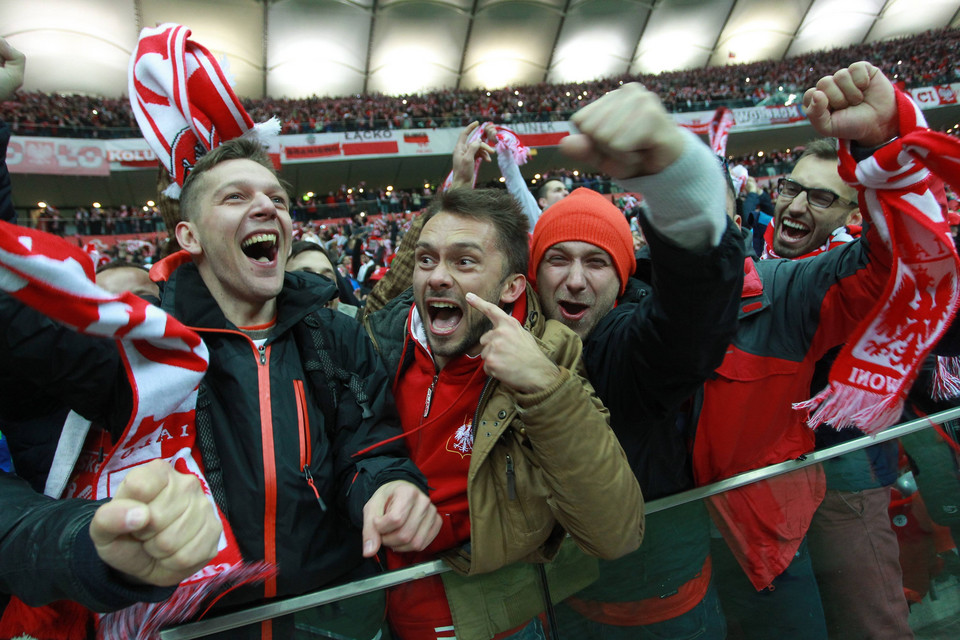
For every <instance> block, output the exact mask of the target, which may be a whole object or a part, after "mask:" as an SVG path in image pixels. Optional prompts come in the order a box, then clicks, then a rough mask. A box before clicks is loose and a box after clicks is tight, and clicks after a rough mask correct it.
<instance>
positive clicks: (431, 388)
mask: <svg viewBox="0 0 960 640" xmlns="http://www.w3.org/2000/svg"><path fill="white" fill-rule="evenodd" d="M439 378H440V373H439V372H437V373H435V374H433V382H431V383H430V386H429V387H427V400H426V402H425V404H424V405H423V417H424V418H426V417H427V416H428V415H430V405H431V404H432V403H433V392H434V391H435V390H436V388H437V380H438V379H439Z"/></svg>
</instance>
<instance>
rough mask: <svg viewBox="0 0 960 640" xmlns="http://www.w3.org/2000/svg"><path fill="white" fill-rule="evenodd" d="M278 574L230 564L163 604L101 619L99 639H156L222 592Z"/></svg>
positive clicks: (181, 588) (249, 565)
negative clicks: (223, 569)
mask: <svg viewBox="0 0 960 640" xmlns="http://www.w3.org/2000/svg"><path fill="white" fill-rule="evenodd" d="M276 574H277V568H276V566H273V565H268V564H266V563H264V562H256V563H241V564H238V565H233V566H231V567H229V568H228V569H226V570H225V571H224V572H223V573H221V574H219V575H217V576H216V577H214V578H211V579H208V580H202V581H200V582H193V583H189V584H181V585H180V586H179V587H177V590H176V591H174V592H173V595H172V596H170V597H169V598H167V599H166V600H164V601H163V602H151V603H139V604H135V605H133V606H131V607H127V608H126V609H122V610H120V611H116V612H114V613H108V614H105V615H103V616H101V617H100V625H99V629H98V631H97V637H98V638H99V639H100V640H130V639H131V638H135V639H136V640H156V639H157V638H159V637H160V631H161V630H163V629H164V628H165V627H169V626H170V625H173V624H177V623H180V622H186V621H188V620H191V619H192V618H193V617H194V616H195V615H196V614H197V613H199V612H200V610H201V607H203V606H204V604H206V603H207V601H208V600H209V599H210V598H211V597H213V596H215V595H218V594H220V593H222V592H226V591H227V590H230V589H234V588H236V587H240V586H243V585H247V584H253V583H256V582H263V581H264V580H267V579H268V578H271V577H273V576H275V575H276Z"/></svg>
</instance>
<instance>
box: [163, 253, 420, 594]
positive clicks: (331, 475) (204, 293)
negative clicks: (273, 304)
mask: <svg viewBox="0 0 960 640" xmlns="http://www.w3.org/2000/svg"><path fill="white" fill-rule="evenodd" d="M333 293H334V285H333V284H332V283H330V282H329V281H328V280H326V279H325V278H321V277H319V276H314V275H313V274H309V273H302V272H298V273H290V274H287V275H286V278H285V281H284V287H283V291H282V292H281V293H280V296H279V297H278V299H277V303H278V305H277V307H278V310H277V319H276V325H275V327H274V329H273V331H272V333H271V335H270V338H269V339H268V340H267V341H266V343H265V344H264V345H262V346H261V347H260V348H259V349H258V348H257V347H256V345H255V344H254V343H253V342H252V341H251V340H250V338H248V337H247V336H246V335H245V334H243V333H242V332H240V331H239V330H238V329H237V328H236V327H235V326H234V325H233V324H232V323H230V322H229V321H228V320H227V319H226V318H225V317H224V316H223V313H222V312H221V311H220V308H219V307H218V306H217V304H216V302H215V301H214V299H213V298H212V297H211V295H210V293H209V291H208V290H207V288H206V286H205V285H204V283H203V281H202V280H201V278H200V274H199V272H198V271H197V269H196V266H195V265H193V264H186V265H184V266H181V267H180V268H179V269H177V270H176V271H175V272H174V273H173V275H172V277H171V279H170V280H169V281H168V282H167V283H165V285H164V287H163V291H162V293H161V307H162V308H163V309H164V310H165V311H167V312H168V313H171V314H172V315H174V316H175V317H177V318H178V319H179V320H181V321H182V322H184V323H185V324H186V325H187V326H189V327H191V328H192V329H194V330H195V331H197V332H198V333H199V334H200V336H201V337H202V338H203V339H204V341H205V342H206V344H207V346H208V348H209V349H210V367H209V369H208V371H207V374H206V376H205V377H204V382H203V388H205V390H206V396H207V398H208V401H209V406H208V407H207V408H206V409H205V410H206V411H208V412H209V415H210V418H211V421H212V426H213V428H212V435H213V441H214V443H215V448H216V453H215V455H216V456H217V457H218V458H219V464H220V466H221V470H222V477H223V489H224V496H225V504H224V505H222V506H224V507H226V512H227V516H228V520H229V521H230V524H231V526H232V527H233V531H234V533H235V534H236V537H237V541H238V544H239V545H240V550H241V552H242V554H243V557H244V559H246V560H261V559H267V560H268V561H272V562H276V563H277V564H278V565H279V566H280V575H279V578H278V580H277V584H276V593H277V595H278V596H283V595H291V594H298V593H304V592H306V591H310V590H315V589H317V588H319V587H321V586H323V585H327V584H330V583H333V582H339V581H346V580H349V579H351V578H353V577H355V576H357V575H359V574H362V573H367V572H371V571H373V569H374V567H372V566H371V565H370V563H368V562H367V561H365V560H364V559H363V558H362V555H361V537H360V527H361V526H362V523H363V513H362V510H363V505H364V504H366V502H367V500H369V498H370V496H371V495H372V494H373V493H374V491H376V489H377V488H378V487H379V486H380V485H382V484H384V483H385V482H388V481H390V480H397V479H403V480H409V481H411V482H413V483H414V484H417V485H419V486H420V487H421V488H424V489H425V488H426V481H425V479H424V478H423V476H422V475H421V474H420V472H419V470H418V469H417V468H416V467H415V466H414V465H413V463H412V462H410V460H409V459H408V458H407V457H406V450H405V448H404V445H403V443H402V440H399V439H398V440H395V441H393V442H391V443H389V444H386V445H381V446H375V445H377V444H378V443H380V442H382V441H384V440H387V439H389V438H392V437H394V436H397V435H399V434H400V427H399V424H400V423H399V419H398V418H397V415H396V409H395V407H394V404H393V398H392V395H391V394H390V382H391V381H390V378H389V377H388V375H387V373H386V370H385V369H384V367H383V364H382V362H381V360H380V358H379V356H378V355H377V354H376V352H375V351H374V350H373V346H372V344H371V343H370V340H369V339H368V338H367V336H366V334H365V333H364V331H363V329H362V327H361V326H360V325H359V324H358V323H357V322H356V321H354V320H353V319H351V318H348V317H347V316H345V315H343V314H341V313H336V312H334V311H331V310H330V309H326V308H325V307H324V304H325V303H326V302H327V301H328V300H329V299H330V297H331V296H332V295H333ZM311 315H312V316H314V317H315V318H319V320H320V322H322V323H323V324H324V326H325V329H326V332H327V336H328V338H327V342H328V344H329V345H330V346H331V351H333V356H334V358H335V359H337V360H338V361H339V362H340V363H342V364H343V366H344V367H346V368H347V369H349V370H352V371H355V372H357V374H358V376H359V378H360V380H361V382H362V385H363V387H364V389H365V391H366V395H367V397H368V399H369V409H370V415H369V416H363V415H362V412H363V409H362V408H361V407H360V406H359V405H358V404H357V402H356V401H355V399H354V398H352V397H351V398H347V397H341V398H340V399H339V400H340V401H339V405H338V407H337V409H336V415H337V423H336V424H335V425H331V424H325V420H324V411H323V410H322V409H321V407H320V404H319V401H318V394H317V392H316V390H315V388H314V383H313V382H312V381H311V378H310V375H309V374H307V373H305V371H304V369H305V367H304V361H305V360H306V359H307V358H305V357H304V354H312V353H313V347H312V345H310V344H309V333H308V332H307V331H306V329H304V327H303V323H304V321H305V319H306V318H307V316H311ZM301 394H302V396H301ZM266 398H268V399H269V402H270V410H269V418H267V417H266V416H267V415H268V414H267V413H266V412H264V414H263V416H264V417H263V418H261V402H262V401H263V400H264V399H266ZM201 402H202V401H200V400H198V407H199V406H200V404H201ZM298 405H299V406H298ZM199 410H200V409H198V411H199ZM301 414H302V415H303V416H304V419H303V420H300V419H299V418H298V416H299V415H301ZM198 422H199V420H198ZM305 434H306V435H308V438H307V439H306V440H304V437H303V436H304V435H305ZM307 443H309V446H307ZM370 447H373V449H372V450H370V451H366V450H367V449H368V448H370ZM361 451H365V452H364V453H359V452H361ZM210 453H211V452H210V451H207V450H205V451H203V454H204V462H205V465H206V466H208V467H210V466H211V460H210ZM305 463H306V465H307V466H308V467H309V470H310V475H311V476H312V478H313V481H314V484H315V486H316V488H317V490H318V492H319V494H320V499H321V501H322V503H323V504H322V505H321V504H320V502H318V500H317V497H316V496H315V495H314V493H313V490H312V489H311V487H310V485H309V484H308V482H307V478H306V473H305V471H304V464H305ZM215 495H216V494H215ZM364 565H366V566H364ZM238 591H243V590H238ZM246 591H247V593H246V594H244V595H241V596H236V595H235V594H231V595H230V596H228V598H229V601H230V602H234V603H235V602H237V601H238V600H250V599H252V598H253V597H254V594H252V593H250V591H251V590H246ZM258 591H259V595H258V597H262V594H263V588H258Z"/></svg>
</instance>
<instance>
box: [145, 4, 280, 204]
mask: <svg viewBox="0 0 960 640" xmlns="http://www.w3.org/2000/svg"><path fill="white" fill-rule="evenodd" d="M189 36H190V29H188V28H186V27H184V26H181V25H178V24H173V23H167V24H162V25H160V26H158V27H148V28H145V29H143V30H142V31H141V32H140V41H139V42H138V43H137V50H136V51H135V52H134V54H133V56H132V57H131V59H130V70H129V87H128V90H129V92H130V106H131V107H132V108H133V114H134V115H135V116H136V118H137V124H138V125H140V131H142V132H143V137H144V138H145V139H146V140H147V143H148V144H149V145H150V148H151V149H153V150H154V152H155V153H156V154H157V157H158V158H159V159H160V162H162V163H163V166H164V167H166V169H167V171H168V172H169V173H170V178H171V184H170V186H169V187H167V190H166V191H165V192H164V193H166V195H168V196H170V197H171V198H178V197H179V196H180V187H182V186H183V181H184V180H185V179H186V177H187V175H188V174H189V173H190V170H191V169H192V168H193V165H195V164H196V163H197V160H198V159H199V158H200V157H201V156H203V154H205V153H206V152H208V151H210V150H211V149H214V148H216V147H217V146H218V145H219V144H220V143H221V142H222V141H224V140H232V139H233V138H237V137H240V136H241V135H245V134H246V135H252V136H256V137H257V138H258V139H259V140H260V141H261V142H262V143H264V144H265V146H266V143H267V142H268V141H269V140H270V139H272V138H275V137H276V136H277V135H278V134H279V133H280V122H279V121H278V120H277V119H276V118H271V119H270V120H268V121H267V122H264V123H261V124H258V125H254V124H253V120H251V119H250V116H249V115H247V112H246V110H244V108H243V105H242V104H240V100H239V98H237V95H236V94H235V93H234V92H233V89H232V88H231V87H230V81H229V80H228V79H227V76H226V74H225V73H224V72H223V70H222V69H221V68H220V65H219V64H218V63H217V61H216V60H215V59H214V57H213V56H212V55H211V54H210V52H209V51H207V49H206V48H205V47H204V46H203V45H201V44H199V43H197V42H194V41H193V40H190V39H189Z"/></svg>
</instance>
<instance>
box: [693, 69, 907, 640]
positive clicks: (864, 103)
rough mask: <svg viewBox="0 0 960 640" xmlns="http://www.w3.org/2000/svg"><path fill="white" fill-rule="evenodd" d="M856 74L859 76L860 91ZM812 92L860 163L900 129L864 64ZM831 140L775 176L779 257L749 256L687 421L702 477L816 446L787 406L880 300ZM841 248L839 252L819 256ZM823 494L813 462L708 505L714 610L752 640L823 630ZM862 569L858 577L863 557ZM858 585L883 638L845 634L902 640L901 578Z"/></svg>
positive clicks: (884, 267)
mask: <svg viewBox="0 0 960 640" xmlns="http://www.w3.org/2000/svg"><path fill="white" fill-rule="evenodd" d="M852 76H855V77H857V78H859V86H858V87H856V88H852V87H853V84H852V82H851V77H852ZM811 91H813V93H814V94H817V93H819V92H823V94H824V95H820V96H817V95H813V94H811V96H810V97H811V99H812V98H813V97H817V101H816V102H815V103H814V102H811V104H810V105H809V106H808V111H807V114H808V117H810V119H811V122H813V123H814V127H815V128H816V129H817V130H818V132H819V133H821V134H822V135H831V134H832V135H839V136H841V137H843V138H846V139H850V140H853V141H854V144H853V148H852V151H853V153H854V155H855V158H856V159H857V160H865V159H866V158H868V157H870V156H871V155H872V153H873V152H874V151H875V150H876V149H878V148H879V147H881V146H883V145H884V144H885V143H886V142H887V141H889V140H891V139H892V138H895V137H896V136H897V135H898V134H899V125H898V120H897V114H898V111H897V108H896V103H895V101H894V90H893V87H892V85H891V84H890V82H889V80H887V79H886V78H885V77H883V75H882V74H881V73H879V72H878V71H877V70H876V68H874V67H873V66H872V65H868V64H867V63H863V62H860V63H856V64H855V65H853V66H851V67H850V68H849V69H844V70H841V71H840V72H838V73H837V74H835V75H834V76H828V77H827V78H824V79H822V80H821V81H820V83H818V85H817V90H811ZM860 91H862V93H858V92H860ZM808 93H809V92H808ZM847 94H849V95H847ZM824 105H826V106H824ZM836 148H837V147H836V142H835V141H834V140H822V141H817V142H815V143H811V144H810V145H808V148H807V150H806V152H805V153H804V155H803V156H802V157H801V158H800V159H799V160H798V162H797V164H796V166H795V167H794V170H793V171H792V172H791V173H790V175H789V176H787V177H786V178H784V179H783V180H782V181H781V182H780V185H779V191H780V195H779V198H778V200H777V203H776V207H775V210H774V219H773V223H772V224H771V227H772V229H770V230H769V231H768V232H767V243H766V248H765V251H764V257H770V258H777V257H779V258H789V259H787V260H759V261H755V260H753V259H747V261H746V263H745V269H744V274H745V275H744V287H743V293H742V297H741V300H740V314H739V328H738V330H737V334H736V335H735V337H734V339H733V341H732V343H731V345H730V347H729V348H728V350H727V354H726V357H725V358H724V361H723V363H722V364H721V365H720V367H719V368H718V369H717V370H716V375H715V377H714V378H713V379H711V380H709V381H707V383H706V384H705V385H704V390H703V396H702V399H701V400H702V402H701V403H700V409H699V412H695V413H694V415H693V416H692V419H693V420H695V423H696V436H695V439H694V445H693V465H694V474H695V477H696V482H697V484H698V485H705V484H709V483H712V482H717V481H719V480H722V479H725V478H729V477H731V476H733V475H736V474H739V473H742V472H746V471H749V470H752V469H758V468H762V467H765V466H767V465H771V464H776V463H779V462H784V461H787V460H792V459H796V458H798V457H801V456H803V455H804V454H806V453H809V452H810V451H812V450H813V449H814V444H815V443H814V435H813V431H812V430H811V429H810V428H809V427H807V425H806V424H805V420H806V417H807V416H806V414H805V412H801V411H795V410H794V409H793V408H792V403H794V402H799V401H802V400H804V399H806V398H808V397H810V395H811V381H812V379H813V375H814V369H815V366H816V363H817V362H818V361H819V360H820V359H821V358H823V356H824V355H826V354H827V353H828V352H829V351H830V350H831V349H832V348H834V347H836V346H838V345H842V344H843V343H844V342H845V341H846V340H847V339H848V337H849V336H850V335H851V333H852V332H853V331H854V329H855V328H856V326H857V324H858V323H859V322H860V320H862V319H863V318H864V317H865V316H866V315H867V314H868V313H869V312H870V310H871V309H872V307H873V305H874V304H875V303H876V301H877V300H878V299H880V298H881V297H882V295H883V289H884V285H885V283H886V281H887V277H888V273H889V270H890V263H891V256H890V253H889V251H888V250H887V249H886V246H885V245H884V243H883V242H881V241H880V240H879V238H878V236H877V233H876V231H875V230H870V231H868V232H867V233H865V234H864V238H863V239H862V240H858V241H855V242H846V243H844V242H843V240H844V238H843V236H844V235H845V234H846V233H847V228H846V225H848V224H849V225H851V226H852V225H856V224H859V223H860V212H859V210H858V204H857V190H856V189H855V188H854V187H852V186H849V185H847V184H846V183H844V182H843V180H842V179H841V178H840V174H839V170H838V164H837V151H836ZM729 205H730V207H729V208H730V209H732V197H731V202H730V203H729ZM731 213H732V212H731ZM837 244H842V246H839V247H837V248H836V249H834V250H832V251H826V250H827V249H829V248H831V247H832V246H836V245H837ZM817 254H822V255H817ZM813 255H816V256H817V257H814V258H810V256H813ZM800 258H808V259H800ZM817 390H819V389H814V390H813V391H817ZM825 493H826V480H825V477H824V473H823V471H822V470H821V469H820V467H819V466H813V467H806V468H803V469H799V470H797V471H794V472H791V473H789V474H785V475H781V476H776V477H773V478H769V479H767V480H764V481H760V482H755V483H752V484H750V485H747V486H744V487H741V488H739V489H734V490H731V491H727V492H725V493H723V494H720V495H717V496H713V497H712V498H710V499H709V500H708V501H707V506H708V508H709V510H710V511H711V515H712V516H713V521H714V523H715V524H716V525H717V528H718V529H719V530H720V533H721V534H722V535H723V540H714V541H713V544H712V545H711V556H712V559H713V575H714V576H715V578H716V582H717V589H718V592H719V594H720V598H721V601H722V603H723V608H724V613H725V614H726V616H727V619H728V622H730V624H731V627H739V628H740V630H741V631H742V633H743V635H744V637H746V638H748V640H767V639H768V638H774V637H776V638H779V639H780V640H787V639H796V640H801V639H802V640H825V639H826V638H827V637H828V631H827V624H826V621H825V616H824V610H823V607H822V605H821V602H820V593H819V590H818V587H817V582H816V580H815V578H814V574H813V568H812V563H811V556H810V553H809V552H808V551H807V541H806V533H807V530H808V529H809V527H810V523H811V520H812V519H813V515H814V512H815V511H816V510H817V508H818V506H819V505H820V504H821V502H822V501H823V499H824V495H825ZM860 542H862V540H861V541H860ZM851 551H852V549H849V548H848V549H843V548H840V549H834V550H833V552H834V553H835V554H850V553H851ZM858 557H859V556H858ZM859 570H860V571H861V572H862V574H863V575H867V574H868V567H867V566H865V565H863V566H861V567H859ZM869 575H871V576H872V575H873V573H872V572H869ZM864 582H865V583H866V584H870V585H871V586H872V587H873V588H874V589H875V590H876V591H877V592H878V593H879V592H880V591H883V592H884V597H887V596H886V594H889V599H888V600H887V601H886V602H884V603H883V604H881V605H878V606H875V607H874V608H873V610H874V617H875V618H877V619H878V620H884V621H885V623H889V624H888V627H889V629H890V631H891V632H890V633H889V634H885V635H882V636H881V635H874V634H872V633H870V632H866V633H863V631H864V629H863V628H861V629H860V633H854V635H849V636H847V635H844V636H842V637H871V638H879V637H883V638H897V639H898V640H899V639H901V638H908V637H910V636H909V629H908V628H904V627H903V626H902V625H901V623H902V622H903V621H905V615H898V613H904V614H905V612H906V602H905V600H903V595H902V590H901V589H900V585H899V584H896V582H897V581H896V580H893V579H892V580H889V582H891V583H894V584H882V585H880V584H877V583H876V582H874V581H872V580H871V579H869V578H865V579H864ZM898 591H899V598H898V599H897V600H896V602H894V598H895V596H897V592H898ZM876 601H877V600H876V599H873V600H871V602H872V603H876ZM878 609H882V611H879V610H878ZM859 620H860V619H858V621H859ZM837 637H841V636H837Z"/></svg>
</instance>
